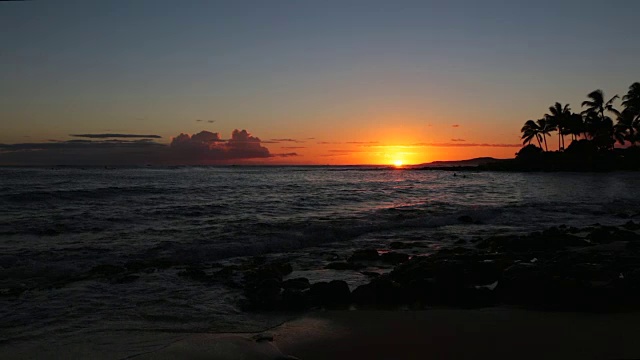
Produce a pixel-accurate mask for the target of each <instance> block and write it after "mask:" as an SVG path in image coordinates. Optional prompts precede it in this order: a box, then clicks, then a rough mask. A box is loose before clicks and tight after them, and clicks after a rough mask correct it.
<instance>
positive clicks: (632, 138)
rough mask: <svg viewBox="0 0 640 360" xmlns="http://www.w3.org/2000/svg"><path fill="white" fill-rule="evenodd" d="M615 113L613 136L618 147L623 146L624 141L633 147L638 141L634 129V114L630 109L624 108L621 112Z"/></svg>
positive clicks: (636, 132) (635, 129)
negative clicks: (615, 120) (618, 144)
mask: <svg viewBox="0 0 640 360" xmlns="http://www.w3.org/2000/svg"><path fill="white" fill-rule="evenodd" d="M616 113H617V123H616V124H615V125H614V127H613V136H614V137H615V139H616V140H617V141H618V142H619V143H620V145H624V144H625V141H628V142H629V143H631V145H635V143H636V141H637V140H640V139H638V131H637V130H638V129H637V128H636V127H634V123H635V122H636V121H635V119H636V114H635V113H634V112H633V111H632V110H631V108H626V109H624V110H623V111H621V112H618V111H616Z"/></svg>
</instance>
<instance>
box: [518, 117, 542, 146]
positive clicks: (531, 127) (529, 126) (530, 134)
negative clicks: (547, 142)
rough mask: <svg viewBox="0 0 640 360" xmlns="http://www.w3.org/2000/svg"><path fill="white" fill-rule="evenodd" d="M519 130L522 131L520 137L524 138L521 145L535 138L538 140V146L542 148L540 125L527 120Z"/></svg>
mask: <svg viewBox="0 0 640 360" xmlns="http://www.w3.org/2000/svg"><path fill="white" fill-rule="evenodd" d="M520 132H521V133H522V137H521V139H522V140H524V141H523V142H522V145H527V144H528V143H529V144H530V143H531V140H533V138H535V139H536V140H538V147H539V148H540V149H542V143H541V142H540V127H539V126H538V124H537V123H536V122H535V121H533V120H527V121H526V122H525V123H524V126H523V127H522V129H520Z"/></svg>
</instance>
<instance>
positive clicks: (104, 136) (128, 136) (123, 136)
mask: <svg viewBox="0 0 640 360" xmlns="http://www.w3.org/2000/svg"><path fill="white" fill-rule="evenodd" d="M69 136H72V137H81V138H88V139H108V138H121V139H143V138H144V139H161V138H162V136H160V135H139V134H69Z"/></svg>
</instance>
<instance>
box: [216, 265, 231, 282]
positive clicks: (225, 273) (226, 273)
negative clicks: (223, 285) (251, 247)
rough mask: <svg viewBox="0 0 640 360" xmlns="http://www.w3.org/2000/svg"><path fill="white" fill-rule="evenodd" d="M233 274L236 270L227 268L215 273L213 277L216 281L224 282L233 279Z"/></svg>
mask: <svg viewBox="0 0 640 360" xmlns="http://www.w3.org/2000/svg"><path fill="white" fill-rule="evenodd" d="M233 274H234V268H233V267H231V266H225V267H223V268H222V269H220V270H218V271H214V272H213V275H212V276H213V277H214V278H216V279H219V280H223V279H229V278H231V277H232V276H233Z"/></svg>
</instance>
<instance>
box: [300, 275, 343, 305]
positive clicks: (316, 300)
mask: <svg viewBox="0 0 640 360" xmlns="http://www.w3.org/2000/svg"><path fill="white" fill-rule="evenodd" d="M309 297H310V300H311V303H312V305H316V306H322V307H326V308H328V309H336V308H346V307H348V306H349V304H350V303H351V291H350V290H349V286H348V285H347V283H346V282H345V281H342V280H332V281H330V282H318V283H315V284H312V285H311V289H310V290H309Z"/></svg>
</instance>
